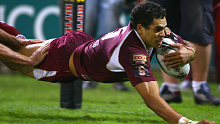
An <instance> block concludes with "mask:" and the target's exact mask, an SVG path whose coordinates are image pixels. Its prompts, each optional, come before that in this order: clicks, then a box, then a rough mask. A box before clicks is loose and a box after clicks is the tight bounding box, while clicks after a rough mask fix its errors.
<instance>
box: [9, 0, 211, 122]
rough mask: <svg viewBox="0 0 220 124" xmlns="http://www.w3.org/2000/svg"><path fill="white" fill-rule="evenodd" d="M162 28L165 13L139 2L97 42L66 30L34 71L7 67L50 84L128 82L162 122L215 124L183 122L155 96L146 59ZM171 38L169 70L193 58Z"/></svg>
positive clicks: (154, 83) (182, 44)
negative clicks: (124, 22)
mask: <svg viewBox="0 0 220 124" xmlns="http://www.w3.org/2000/svg"><path fill="white" fill-rule="evenodd" d="M166 25H167V22H166V18H165V10H164V8H162V7H161V6H160V5H158V4H155V3H153V2H145V3H141V4H138V5H137V6H136V7H135V8H134V9H133V10H132V12H131V18H130V23H129V24H128V26H126V27H123V28H119V29H116V30H115V31H113V32H110V33H108V34H106V35H104V36H103V37H101V38H100V39H99V40H95V39H94V38H92V37H91V36H90V35H88V34H86V33H83V32H77V31H70V32H68V33H67V34H65V35H64V36H62V37H60V38H56V39H51V40H48V41H46V42H50V48H49V53H48V55H47V57H46V58H45V59H44V61H43V62H42V63H40V64H39V65H38V66H36V67H33V66H14V65H13V64H10V65H9V64H8V66H9V67H11V68H14V69H15V70H18V71H20V72H22V73H24V74H26V75H28V76H30V77H32V78H35V79H38V80H41V81H48V82H61V83H67V82H71V81H74V80H76V79H78V78H80V79H83V80H95V81H99V82H103V83H105V82H106V83H109V82H116V81H126V80H129V81H130V82H131V84H132V86H133V87H134V88H135V89H136V90H137V91H138V92H139V94H140V95H141V97H142V98H143V100H144V102H145V104H146V105H147V106H148V107H149V108H150V109H152V110H153V111H154V112H155V113H156V114H157V115H158V116H160V117H161V118H163V119H164V120H166V121H168V122H170V123H173V124H192V123H194V124H195V123H198V124H213V123H215V122H210V121H207V120H202V121H200V122H196V121H192V120H190V119H187V118H186V117H184V116H183V115H181V114H179V113H177V112H176V111H175V110H174V109H172V108H171V107H170V106H169V104H168V103H166V102H165V101H164V100H163V99H162V98H161V97H160V95H159V87H158V83H157V81H156V79H155V77H154V75H153V74H152V72H151V69H150V60H151V58H152V56H153V54H154V48H158V47H160V46H161V43H162V39H163V38H164V37H165V28H166ZM172 34H173V33H172ZM171 38H173V39H174V40H176V41H177V42H179V44H175V45H172V46H173V47H177V48H179V51H177V52H175V53H170V54H167V55H165V59H164V61H169V62H167V65H169V66H170V67H174V66H177V65H181V64H184V63H188V62H189V61H191V60H193V59H194V58H195V53H194V51H193V48H194V46H193V45H191V44H190V43H189V42H187V41H183V40H182V39H181V38H180V37H179V36H178V35H175V34H173V36H172V37H171ZM42 44H43V43H40V44H35V45H29V46H26V47H23V48H22V49H19V50H18V52H19V53H21V54H24V55H27V56H29V55H30V54H31V53H33V52H34V51H35V50H36V49H37V48H39V47H40V46H41V45H42ZM187 46H188V47H187Z"/></svg>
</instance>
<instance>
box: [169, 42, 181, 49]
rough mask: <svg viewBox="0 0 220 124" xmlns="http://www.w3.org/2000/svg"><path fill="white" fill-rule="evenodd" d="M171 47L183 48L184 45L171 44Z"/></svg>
mask: <svg viewBox="0 0 220 124" xmlns="http://www.w3.org/2000/svg"><path fill="white" fill-rule="evenodd" d="M170 46H171V47H176V48H181V47H182V46H183V44H180V43H177V44H170Z"/></svg>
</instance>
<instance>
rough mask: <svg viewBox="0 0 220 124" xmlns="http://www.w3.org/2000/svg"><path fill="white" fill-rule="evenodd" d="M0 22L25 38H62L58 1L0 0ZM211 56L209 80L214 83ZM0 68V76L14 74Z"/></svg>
mask: <svg viewBox="0 0 220 124" xmlns="http://www.w3.org/2000/svg"><path fill="white" fill-rule="evenodd" d="M97 14H98V13H97ZM0 20H2V21H4V22H6V23H7V24H9V25H12V26H14V27H15V28H17V29H18V30H19V31H20V32H21V33H22V34H23V35H24V36H26V38H30V39H41V40H45V39H50V38H57V37H60V36H62V30H61V20H60V9H59V5H58V0H0ZM119 21H120V24H121V26H125V25H127V24H128V22H129V14H128V13H127V12H126V10H123V8H122V10H121V17H120V19H119ZM95 38H96V39H97V37H95ZM213 51H214V44H213ZM212 53H213V52H212ZM213 55H214V54H212V58H211V63H210V74H209V80H211V81H216V79H215V70H214V64H213ZM151 64H152V69H153V70H155V71H157V70H159V65H158V64H157V61H156V59H155V57H154V58H153V61H152V62H151ZM0 66H1V67H0V74H5V73H7V74H8V73H14V72H12V71H10V70H9V69H7V67H4V65H2V64H0Z"/></svg>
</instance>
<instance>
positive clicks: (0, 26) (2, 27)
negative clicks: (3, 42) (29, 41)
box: [0, 20, 25, 38]
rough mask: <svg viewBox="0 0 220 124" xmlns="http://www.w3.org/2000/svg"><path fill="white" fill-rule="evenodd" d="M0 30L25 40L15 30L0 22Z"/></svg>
mask: <svg viewBox="0 0 220 124" xmlns="http://www.w3.org/2000/svg"><path fill="white" fill-rule="evenodd" d="M0 29H2V30H4V31H5V32H7V33H9V34H11V35H14V36H16V37H19V38H25V37H24V36H23V35H22V34H21V33H20V32H19V31H18V30H17V29H16V28H14V27H13V26H10V25H8V24H6V23H5V22H3V21H1V20H0Z"/></svg>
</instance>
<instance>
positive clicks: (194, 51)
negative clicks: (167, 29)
mask: <svg viewBox="0 0 220 124" xmlns="http://www.w3.org/2000/svg"><path fill="white" fill-rule="evenodd" d="M184 46H185V47H186V48H187V49H188V50H190V51H192V52H193V54H192V58H191V59H190V61H193V60H194V59H195V58H196V50H195V49H194V48H193V47H188V46H186V45H184Z"/></svg>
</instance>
